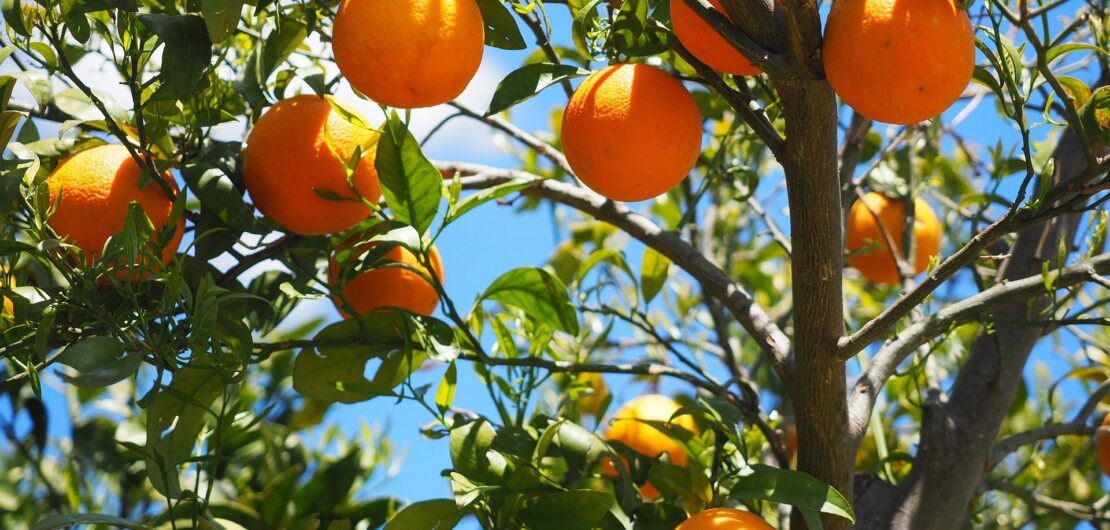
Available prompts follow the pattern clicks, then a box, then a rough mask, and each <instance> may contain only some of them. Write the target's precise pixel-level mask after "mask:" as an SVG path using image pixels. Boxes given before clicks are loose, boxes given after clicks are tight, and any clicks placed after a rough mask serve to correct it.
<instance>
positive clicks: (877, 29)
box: [823, 0, 975, 125]
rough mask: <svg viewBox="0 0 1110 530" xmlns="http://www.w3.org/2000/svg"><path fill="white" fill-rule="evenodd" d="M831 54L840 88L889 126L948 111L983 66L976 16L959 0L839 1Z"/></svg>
mask: <svg viewBox="0 0 1110 530" xmlns="http://www.w3.org/2000/svg"><path fill="white" fill-rule="evenodd" d="M823 52H824V60H825V75H826V76H828V79H829V83H830V84H831V85H832V87H833V89H835V90H836V93H837V94H840V97H841V98H843V99H844V102H845V103H847V104H848V105H851V106H852V108H853V109H856V111H857V112H859V113H860V114H862V115H864V116H866V117H868V118H871V119H873V120H876V121H882V122H886V123H897V124H903V125H909V124H913V123H917V122H919V121H922V120H925V119H929V118H932V117H934V116H936V115H938V114H940V113H941V112H943V111H944V109H947V108H948V107H949V106H950V105H952V103H954V102H955V101H956V99H957V98H959V97H960V94H961V93H962V92H963V90H964V88H965V87H967V84H968V82H969V81H971V74H972V72H973V71H974V70H975V36H974V34H973V32H972V28H971V21H970V20H969V19H968V16H967V13H966V12H965V11H964V10H963V9H960V8H959V6H958V5H957V1H956V0H837V1H836V2H833V7H832V10H831V11H829V17H828V21H827V22H826V24H825V43H824V51H823Z"/></svg>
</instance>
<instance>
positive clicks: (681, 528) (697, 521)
mask: <svg viewBox="0 0 1110 530" xmlns="http://www.w3.org/2000/svg"><path fill="white" fill-rule="evenodd" d="M674 530H775V529H774V527H773V526H771V525H769V524H767V521H764V520H763V518H761V517H759V516H758V515H756V514H754V513H752V512H746V511H744V510H737V509H736V508H710V509H708V510H705V511H704V512H701V513H699V514H697V515H695V516H693V517H691V518H689V519H687V520H685V521H683V522H682V524H680V525H678V526H677V527H675V529H674Z"/></svg>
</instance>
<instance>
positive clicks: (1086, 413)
mask: <svg viewBox="0 0 1110 530" xmlns="http://www.w3.org/2000/svg"><path fill="white" fill-rule="evenodd" d="M1107 394H1110V382H1106V383H1103V384H1102V385H1101V386H1099V387H1098V388H1097V389H1095V391H1094V392H1093V393H1091V395H1090V397H1088V398H1087V401H1086V403H1084V404H1083V406H1082V407H1080V409H1079V412H1077V413H1075V416H1074V417H1073V418H1072V420H1071V421H1069V422H1065V423H1053V424H1049V425H1045V426H1043V427H1039V428H1036V429H1032V430H1028V431H1025V432H1021V433H1017V434H1015V435H1012V436H1010V437H1008V438H1006V439H1004V440H1002V441H1001V442H998V443H997V444H995V445H994V449H992V450H991V457H990V460H988V461H987V469H994V467H995V466H997V465H998V464H999V463H1000V462H1002V460H1003V459H1004V458H1006V456H1008V455H1009V454H1010V453H1013V452H1014V451H1017V450H1018V449H1020V448H1021V447H1023V446H1026V445H1029V444H1033V443H1037V442H1041V441H1044V440H1052V439H1055V438H1058V437H1060V436H1068V435H1088V436H1089V435H1092V434H1094V433H1095V431H1096V430H1097V429H1098V427H1097V426H1095V425H1088V424H1087V419H1088V418H1090V417H1091V414H1094V412H1095V408H1096V407H1097V406H1098V404H1099V402H1100V401H1102V398H1103V397H1105V396H1106V395H1107Z"/></svg>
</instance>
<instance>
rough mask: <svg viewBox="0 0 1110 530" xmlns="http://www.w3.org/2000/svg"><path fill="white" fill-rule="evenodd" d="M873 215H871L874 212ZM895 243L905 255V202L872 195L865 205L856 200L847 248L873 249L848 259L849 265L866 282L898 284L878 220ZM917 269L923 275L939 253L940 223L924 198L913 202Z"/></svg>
mask: <svg viewBox="0 0 1110 530" xmlns="http://www.w3.org/2000/svg"><path fill="white" fill-rule="evenodd" d="M872 211H873V212H874V215H872V213H871V212H872ZM876 216H877V217H878V218H879V220H880V221H881V222H882V226H883V228H885V229H886V232H887V233H888V234H890V238H891V240H892V241H894V246H895V250H896V251H897V252H898V255H899V256H901V255H902V227H903V223H904V222H905V205H904V203H903V201H901V200H896V199H891V198H889V197H887V196H885V195H882V194H880V193H875V192H871V193H868V194H867V195H865V196H864V200H863V202H861V201H858V200H857V201H856V203H855V204H853V205H852V209H851V210H850V211H849V212H848V226H847V233H846V234H845V246H846V247H847V249H848V251H849V252H853V251H857V250H860V249H864V248H869V247H870V248H871V250H869V251H867V252H863V253H859V254H853V255H851V256H849V257H848V264H849V265H851V266H853V267H855V268H856V269H857V270H859V271H860V273H861V274H863V276H864V277H866V278H867V279H869V280H871V281H873V282H875V283H880V284H890V283H898V280H899V278H900V276H899V275H898V264H897V262H896V261H895V259H894V254H892V253H891V252H890V246H889V245H887V240H886V238H885V237H884V236H883V232H882V230H880V228H879V224H878V223H876V222H875V217H876ZM913 232H914V238H915V239H914V257H915V260H914V270H915V271H916V272H917V273H918V274H920V273H921V272H922V271H924V270H925V268H926V267H928V265H929V259H930V258H931V257H932V256H936V255H937V254H939V253H940V238H941V227H940V221H939V220H937V216H936V214H935V213H933V209H932V208H930V207H929V203H927V202H925V201H924V200H922V199H920V198H919V199H916V200H915V201H914V227H913Z"/></svg>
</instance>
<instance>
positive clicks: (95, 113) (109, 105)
mask: <svg viewBox="0 0 1110 530" xmlns="http://www.w3.org/2000/svg"><path fill="white" fill-rule="evenodd" d="M93 95H94V96H96V98H97V99H98V100H100V102H101V103H103V104H104V107H105V108H106V109H107V110H108V116H109V117H110V118H112V119H114V120H116V121H127V109H125V108H123V107H122V106H120V105H119V103H117V102H116V101H115V99H114V98H112V96H111V95H110V94H107V93H104V92H101V91H99V90H94V91H93ZM54 105H55V106H57V107H58V110H61V111H62V112H64V113H66V114H69V115H70V116H73V117H74V118H77V119H79V120H85V121H95V120H103V119H104V114H103V113H102V112H100V109H99V108H97V107H96V105H95V104H93V102H92V100H91V99H89V97H88V96H86V95H85V93H84V92H82V91H81V89H79V88H71V89H69V90H64V91H62V92H59V93H57V94H55V95H54Z"/></svg>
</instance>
